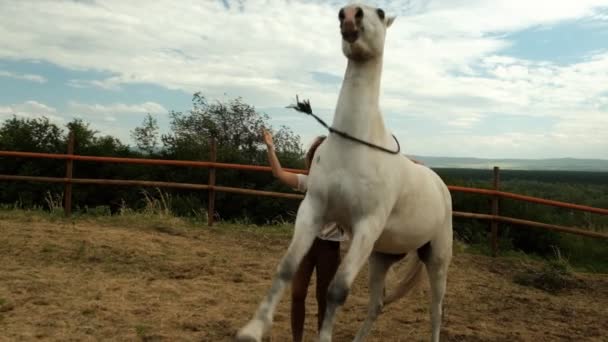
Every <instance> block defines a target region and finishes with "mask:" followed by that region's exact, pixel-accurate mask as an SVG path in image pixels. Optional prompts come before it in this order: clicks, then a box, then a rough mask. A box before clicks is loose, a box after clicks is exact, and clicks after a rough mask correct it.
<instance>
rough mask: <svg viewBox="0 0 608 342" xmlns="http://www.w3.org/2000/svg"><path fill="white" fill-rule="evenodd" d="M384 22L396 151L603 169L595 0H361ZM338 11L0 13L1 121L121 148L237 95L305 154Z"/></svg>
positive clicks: (336, 83) (258, 0)
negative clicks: (54, 127) (92, 135)
mask: <svg viewBox="0 0 608 342" xmlns="http://www.w3.org/2000/svg"><path fill="white" fill-rule="evenodd" d="M369 3H371V4H374V5H377V6H381V7H383V8H384V9H385V10H386V11H387V13H389V14H394V15H397V20H396V21H395V24H394V25H393V26H391V28H389V32H388V34H387V41H386V48H385V61H384V73H383V84H382V98H381V106H382V110H383V113H384V116H385V121H386V123H387V124H388V125H389V127H390V129H391V130H392V131H393V132H394V133H395V135H396V136H397V137H398V138H399V140H400V141H401V144H402V146H403V148H404V151H405V152H406V153H408V154H416V155H429V156H452V157H468V156H471V157H492V158H553V157H575V158H602V159H608V0H602V1H598V0H578V1H571V0H564V1H558V0H556V1H540V0H539V1H529V0H527V1H522V0H509V1H507V0H493V1H483V0H469V1H465V0H463V1H428V0H424V1H415V0H409V1H391V0H384V1H371V2H369ZM343 4H344V3H342V2H337V1H321V0H319V1H315V0H301V1H296V0H291V1H286V0H263V1H262V0H239V1H236V0H217V1H215V0H207V1H200V0H199V1H179V2H174V1H165V0H162V1H155V2H153V3H151V2H145V1H139V0H134V1H128V2H126V1H118V0H106V1H93V0H90V1H67V0H65V1H63V0H56V1H47V0H44V1H42V0H41V1H33V0H32V1H30V0H22V1H3V2H0V13H3V20H2V21H0V89H2V91H0V120H4V119H6V118H8V117H11V116H12V115H13V114H14V115H18V116H22V117H39V116H43V115H44V116H47V117H49V118H51V120H53V121H54V122H56V123H58V124H60V125H63V124H65V123H66V122H68V121H70V120H71V119H73V118H75V117H78V118H83V119H84V120H86V121H88V122H90V123H91V125H92V127H93V128H95V129H97V130H99V131H101V132H102V133H104V134H111V135H114V136H117V137H119V138H120V139H121V140H122V141H123V142H125V143H129V144H130V143H132V142H131V140H130V137H129V132H130V131H131V130H132V129H133V128H135V127H136V126H138V125H139V124H140V123H141V122H142V120H143V118H144V116H145V115H146V113H151V114H152V115H153V116H155V117H156V118H157V119H158V120H159V123H160V125H161V128H162V129H163V130H166V129H167V127H168V112H169V111H171V110H175V111H183V110H188V109H189V108H190V107H191V98H192V94H193V93H194V92H197V91H200V92H202V94H204V95H205V96H207V97H208V98H209V99H219V100H223V99H229V98H234V97H237V96H240V97H243V98H244V100H245V101H246V102H248V103H250V104H252V105H254V106H255V107H256V108H257V109H258V110H260V111H263V112H266V113H267V114H269V115H270V117H271V121H272V123H273V124H274V125H276V126H278V125H287V126H289V127H290V128H291V129H292V130H293V131H294V132H296V133H298V134H300V135H301V136H302V141H303V143H304V145H306V144H307V143H308V142H309V141H310V140H311V139H312V137H313V136H314V135H317V134H323V133H324V131H323V129H322V127H321V126H319V125H318V124H317V123H316V122H315V121H314V120H312V119H310V118H306V117H303V116H301V115H300V114H298V113H296V112H293V111H290V110H287V109H285V108H284V107H285V106H286V105H287V104H289V103H291V102H292V100H293V98H294V96H295V94H300V95H301V96H303V97H306V98H310V100H311V102H312V104H313V108H314V109H315V111H316V112H318V113H320V114H321V115H322V116H323V117H324V118H325V119H326V120H328V121H331V116H332V110H333V108H334V106H335V103H336V100H337V94H338V91H339V87H340V83H341V80H342V75H343V73H344V68H345V65H346V64H345V59H344V57H343V55H342V54H341V51H340V38H339V34H338V26H337V19H336V16H337V12H338V9H339V8H340V7H341V6H342V5H343Z"/></svg>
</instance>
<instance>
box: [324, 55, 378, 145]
mask: <svg viewBox="0 0 608 342" xmlns="http://www.w3.org/2000/svg"><path fill="white" fill-rule="evenodd" d="M381 76H382V58H377V59H374V60H372V61H367V62H365V63H357V62H353V61H351V60H349V61H348V66H347V67H346V73H345V75H344V81H343V82H342V89H341V90H340V96H339V98H338V105H337V106H336V113H335V115H334V121H333V124H332V126H333V127H334V128H335V129H338V130H342V131H344V132H346V133H348V134H351V135H353V136H355V137H357V138H360V139H365V140H367V141H369V142H372V143H377V144H383V143H384V142H385V140H386V128H385V127H384V120H383V118H382V114H381V113H380V106H379V96H380V79H381Z"/></svg>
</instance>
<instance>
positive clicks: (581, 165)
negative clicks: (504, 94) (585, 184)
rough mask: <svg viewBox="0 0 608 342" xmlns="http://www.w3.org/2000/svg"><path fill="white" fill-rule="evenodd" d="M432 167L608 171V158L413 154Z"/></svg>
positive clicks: (415, 157)
mask: <svg viewBox="0 0 608 342" xmlns="http://www.w3.org/2000/svg"><path fill="white" fill-rule="evenodd" d="M411 157H412V158H414V159H416V160H419V161H421V162H423V163H424V164H426V165H428V166H430V167H436V168H465V169H491V168H493V167H494V166H498V167H500V168H501V169H509V170H554V171H602V172H608V160H607V159H577V158H555V159H483V158H451V157H427V156H411Z"/></svg>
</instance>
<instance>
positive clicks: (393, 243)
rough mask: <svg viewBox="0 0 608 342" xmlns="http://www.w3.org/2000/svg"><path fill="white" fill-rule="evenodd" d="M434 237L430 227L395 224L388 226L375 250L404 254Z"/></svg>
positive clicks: (377, 241)
mask: <svg viewBox="0 0 608 342" xmlns="http://www.w3.org/2000/svg"><path fill="white" fill-rule="evenodd" d="M432 237H433V234H432V233H431V231H429V229H428V227H427V228H424V227H416V226H409V227H408V226H404V225H400V226H398V227H397V226H395V227H386V228H385V229H384V231H383V232H382V234H381V235H380V237H379V238H378V240H376V243H375V244H374V251H377V252H381V253H388V254H402V253H407V252H410V251H413V250H416V249H418V248H419V247H421V246H422V245H424V244H425V243H427V242H429V241H430V240H431V239H432Z"/></svg>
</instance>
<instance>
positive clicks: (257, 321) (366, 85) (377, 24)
mask: <svg viewBox="0 0 608 342" xmlns="http://www.w3.org/2000/svg"><path fill="white" fill-rule="evenodd" d="M339 19H340V31H341V35H342V51H343V53H344V55H345V56H346V58H347V59H348V66H347V68H346V73H345V76H344V81H343V84H342V89H341V91H340V96H339V99H338V104H337V107H336V111H335V114H334V120H333V125H332V126H333V128H335V129H338V130H341V131H343V132H347V133H348V134H350V135H352V136H355V137H357V138H359V139H362V140H365V141H367V142H370V143H373V144H376V145H379V146H383V147H385V148H389V149H396V148H397V144H396V143H395V141H394V140H393V138H392V136H391V134H390V133H389V131H388V130H387V128H386V127H385V125H384V121H383V118H382V114H381V112H380V108H379V93H380V79H381V73H382V60H383V51H384V41H385V35H386V30H387V28H388V27H389V26H390V25H391V24H392V23H393V20H394V17H390V18H389V17H386V16H385V14H384V11H383V10H381V9H377V8H373V7H369V6H365V5H355V4H353V5H348V6H346V7H344V8H342V9H341V10H340V12H339ZM332 221H335V222H338V223H339V224H340V226H341V227H351V228H350V229H351V231H350V235H351V237H352V239H351V243H350V247H349V249H348V252H347V253H346V255H345V257H344V260H343V261H342V263H341V265H340V267H339V269H338V271H337V273H336V275H335V277H334V279H333V281H332V283H331V285H330V287H329V289H328V294H327V311H326V315H325V320H324V322H323V326H322V328H321V331H320V336H319V337H320V340H321V341H331V335H332V327H333V324H334V321H335V318H336V316H335V315H336V310H337V308H338V307H339V306H341V305H342V304H343V303H344V302H345V300H346V297H347V295H348V292H349V290H350V287H351V285H352V283H353V281H354V279H355V277H356V276H357V274H358V273H359V271H360V270H361V268H362V267H363V265H364V264H365V262H366V261H367V260H369V291H370V299H369V308H368V314H367V318H366V320H365V322H364V323H363V326H362V327H361V328H360V330H359V332H358V333H357V336H356V338H355V340H356V341H360V340H363V339H364V338H365V337H366V336H367V335H368V334H369V332H370V330H371V327H372V324H373V322H374V321H375V320H376V318H377V317H378V315H379V313H380V311H381V310H382V307H383V305H385V304H386V303H388V302H391V301H394V300H396V299H398V298H400V297H401V296H403V295H404V294H405V293H406V292H407V291H408V290H409V289H410V288H411V287H412V286H413V285H414V283H415V281H416V280H417V279H418V278H419V275H420V274H421V271H422V265H423V264H424V265H425V266H426V269H427V274H428V278H429V281H430V286H431V296H432V298H431V323H432V324H431V325H432V341H439V332H440V326H441V317H442V302H443V297H444V294H445V289H446V278H447V273H448V267H449V264H450V260H451V258H452V202H451V197H450V193H449V191H448V189H447V187H446V185H445V184H444V183H443V181H442V180H441V179H440V178H439V176H438V175H437V174H436V173H434V172H433V171H432V170H431V169H429V168H428V167H425V166H422V165H418V164H415V163H414V162H412V161H410V160H409V159H408V158H406V157H404V156H403V155H400V154H389V153H386V152H382V151H379V150H377V149H373V148H370V147H369V146H365V145H364V144H361V143H358V142H355V141H351V140H348V139H345V138H343V137H341V136H338V135H336V134H330V135H329V137H328V138H327V140H326V141H325V142H324V143H323V144H322V145H321V146H320V147H319V149H318V152H317V153H316V155H315V158H314V160H313V166H312V167H311V170H310V174H309V177H308V192H307V193H306V196H305V198H304V200H303V201H302V203H301V204H300V207H299V209H298V213H297V218H296V223H295V231H294V235H293V238H292V240H291V243H290V245H289V248H288V249H287V252H286V254H285V255H284V257H283V259H282V260H281V262H280V264H279V266H278V269H277V272H276V274H275V276H274V278H273V281H272V286H271V288H270V290H269V292H268V293H267V295H266V297H265V298H264V300H263V301H262V302H261V303H260V305H259V307H258V309H257V311H256V313H255V315H254V317H253V318H252V319H251V320H250V321H249V323H248V324H246V325H245V326H244V327H243V328H241V329H240V330H239V332H238V333H237V340H239V341H260V339H261V338H262V336H263V335H264V333H266V332H267V331H268V330H269V329H270V326H271V324H272V320H273V316H274V311H275V308H276V305H277V303H278V302H279V300H280V298H281V296H282V293H283V290H284V289H285V287H286V286H287V284H288V283H289V281H290V280H291V278H292V276H293V274H294V272H295V270H296V268H297V267H298V265H299V263H300V260H301V259H302V258H303V256H304V255H305V254H306V252H307V251H308V250H309V248H310V246H311V244H312V242H313V240H314V238H315V236H317V233H318V232H319V230H320V228H321V227H323V225H324V224H325V223H327V222H332ZM410 252H414V253H410ZM406 253H410V255H408V258H409V260H410V262H409V263H408V264H407V265H408V267H407V268H406V270H405V271H404V273H405V274H403V280H402V281H401V282H400V283H399V284H398V286H397V289H396V291H395V292H394V293H392V294H389V295H388V296H387V297H384V283H385V278H386V273H387V271H388V270H389V268H390V267H391V265H392V264H393V263H394V262H395V261H397V260H399V259H400V258H401V257H402V256H403V255H404V254H406Z"/></svg>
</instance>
